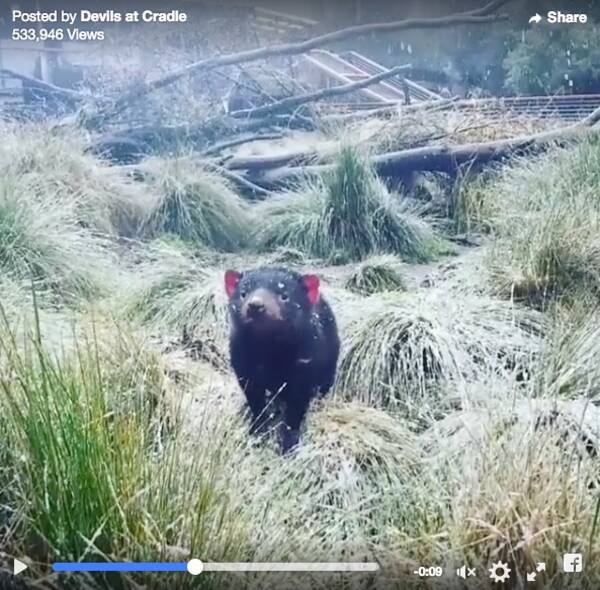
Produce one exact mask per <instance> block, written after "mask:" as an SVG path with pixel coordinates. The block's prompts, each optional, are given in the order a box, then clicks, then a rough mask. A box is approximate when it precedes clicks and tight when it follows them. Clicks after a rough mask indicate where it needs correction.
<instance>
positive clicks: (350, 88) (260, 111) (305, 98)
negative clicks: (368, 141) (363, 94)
mask: <svg viewBox="0 0 600 590" xmlns="http://www.w3.org/2000/svg"><path fill="white" fill-rule="evenodd" d="M408 67H409V65H408V64H405V65H401V66H396V67H395V68H392V69H391V70H387V71H385V72H381V73H380V74H376V75H375V76H370V77H368V78H365V79H364V80H359V81H358V82H352V83H350V84H342V85H340V86H333V87H331V88H323V89H321V90H317V91H316V92H309V93H307V94H300V95H298V96H289V97H287V98H283V99H281V100H278V101H276V102H272V103H271V104H267V105H264V106H262V107H256V108H254V109H244V110H240V111H234V112H233V113H230V115H231V116H232V117H238V118H239V117H247V118H250V119H254V118H257V117H265V116H267V115H271V114H272V113H279V112H281V111H286V110H290V109H293V108H296V107H299V106H302V105H304V104H307V103H309V102H317V101H319V100H324V99H326V98H331V97H334V96H341V95H343V94H348V93H350V92H354V91H355V90H360V89H362V88H367V87H368V86H372V85H373V84H377V83H378V82H382V81H383V80H387V79H388V78H391V77H393V76H395V75H397V74H399V73H400V72H401V71H402V70H405V69H406V68H408Z"/></svg>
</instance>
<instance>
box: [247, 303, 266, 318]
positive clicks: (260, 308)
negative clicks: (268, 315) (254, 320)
mask: <svg viewBox="0 0 600 590" xmlns="http://www.w3.org/2000/svg"><path fill="white" fill-rule="evenodd" d="M264 313H265V305H264V303H263V302H262V301H260V300H258V299H253V300H251V301H249V302H248V315H251V316H254V317H257V316H260V315H263V314H264Z"/></svg>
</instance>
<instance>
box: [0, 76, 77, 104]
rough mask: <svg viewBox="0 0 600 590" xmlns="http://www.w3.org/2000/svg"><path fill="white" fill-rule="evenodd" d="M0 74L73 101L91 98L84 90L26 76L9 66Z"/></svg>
mask: <svg viewBox="0 0 600 590" xmlns="http://www.w3.org/2000/svg"><path fill="white" fill-rule="evenodd" d="M0 74H4V75H5V76H10V77H11V78H16V79H17V80H20V81H21V82H25V83H26V84H29V85H30V86H31V87H33V88H38V89H39V90H43V91H44V92H46V93H47V94H50V95H53V96H56V97H58V98H62V99H65V100H68V101H72V102H78V101H82V100H83V99H85V98H89V96H87V95H86V94H84V93H82V92H77V91H76V90H71V89H69V88H61V87H60V86H55V85H54V84H50V82H44V80H40V79H39V78H33V77H31V76H26V75H25V74H20V73H19V72H15V71H14V70H9V69H8V68H0Z"/></svg>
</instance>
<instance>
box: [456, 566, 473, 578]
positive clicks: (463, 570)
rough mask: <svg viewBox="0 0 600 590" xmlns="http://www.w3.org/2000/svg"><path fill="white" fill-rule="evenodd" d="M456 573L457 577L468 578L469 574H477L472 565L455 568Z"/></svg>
mask: <svg viewBox="0 0 600 590" xmlns="http://www.w3.org/2000/svg"><path fill="white" fill-rule="evenodd" d="M456 575H457V576H458V577H459V578H463V579H464V578H470V577H471V576H477V572H476V571H475V568H474V567H467V566H466V565H463V566H462V567H458V568H456Z"/></svg>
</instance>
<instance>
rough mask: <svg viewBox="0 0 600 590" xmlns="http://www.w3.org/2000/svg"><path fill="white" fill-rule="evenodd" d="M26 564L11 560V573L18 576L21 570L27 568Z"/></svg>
mask: <svg viewBox="0 0 600 590" xmlns="http://www.w3.org/2000/svg"><path fill="white" fill-rule="evenodd" d="M27 567H28V566H27V564H25V563H23V562H22V561H19V560H18V559H15V560H14V562H13V575H14V576H18V575H19V574H20V573H21V572H24V571H25V570H26V569H27Z"/></svg>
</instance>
